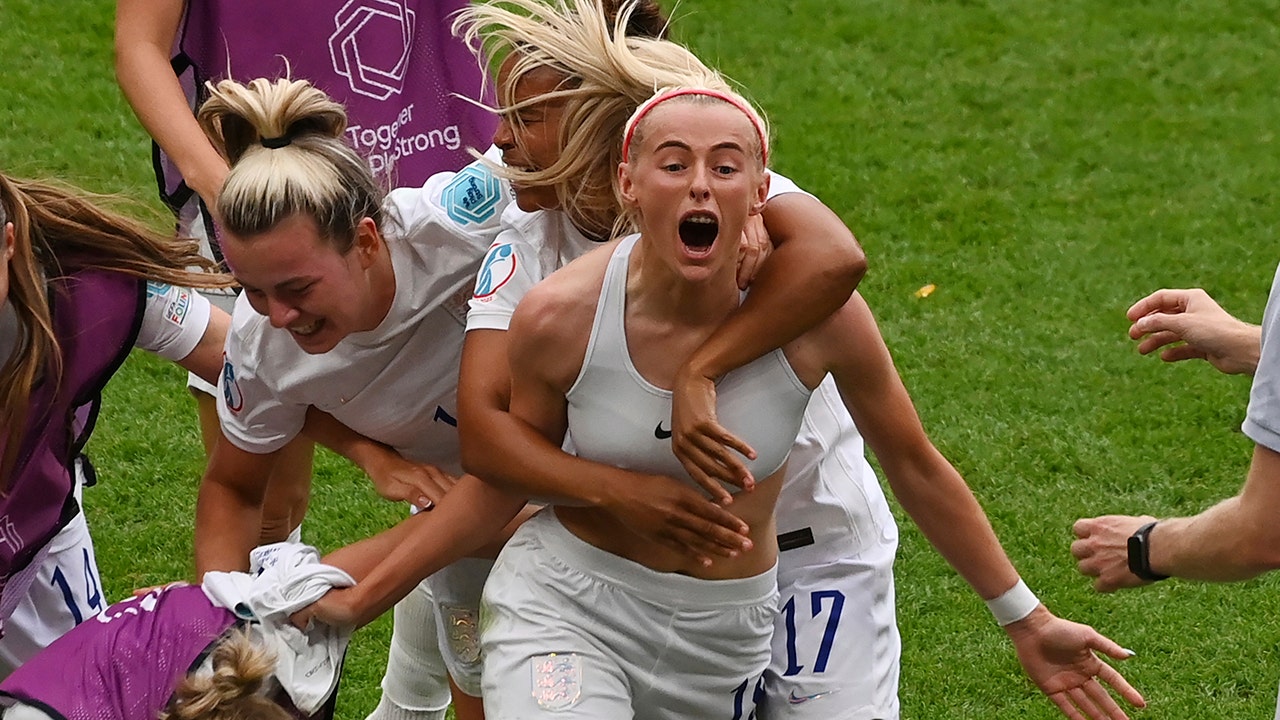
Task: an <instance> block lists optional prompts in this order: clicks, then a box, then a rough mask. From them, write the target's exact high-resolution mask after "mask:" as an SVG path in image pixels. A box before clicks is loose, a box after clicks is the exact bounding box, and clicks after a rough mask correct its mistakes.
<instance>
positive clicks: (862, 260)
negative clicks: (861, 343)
mask: <svg viewBox="0 0 1280 720" xmlns="http://www.w3.org/2000/svg"><path fill="white" fill-rule="evenodd" d="M764 225H765V230H766V231H767V232H768V235H769V238H770V239H771V240H772V241H773V242H774V244H775V245H776V246H777V249H776V250H775V251H774V252H773V253H772V254H771V255H770V256H769V259H768V260H767V261H766V262H764V263H763V265H762V266H761V269H760V272H759V274H758V275H756V277H755V279H754V280H753V281H752V282H751V293H750V294H749V295H747V298H746V300H745V301H744V302H743V304H742V307H740V308H738V310H737V311H736V312H734V313H733V314H732V315H730V316H729V318H728V319H727V320H726V321H725V322H724V324H723V325H721V326H720V327H719V328H718V329H717V330H716V331H715V333H713V334H712V335H711V337H709V338H707V341H706V342H705V343H703V344H702V346H701V347H700V348H698V349H697V350H696V351H694V353H693V354H692V355H691V356H690V357H689V359H688V360H687V361H686V362H685V364H684V366H683V367H682V368H681V370H680V372H679V374H678V375H677V377H676V380H675V385H674V390H675V392H674V397H673V398H672V409H671V427H672V441H671V446H672V450H673V451H674V452H675V454H676V457H678V458H679V459H680V461H681V462H682V463H683V464H684V467H685V470H687V471H688V472H689V474H690V475H691V476H693V478H694V479H695V480H697V481H698V482H699V483H700V484H702V485H704V486H712V485H715V484H716V483H715V482H713V480H723V481H725V482H730V483H733V484H737V485H742V484H744V483H746V484H747V485H750V484H751V483H752V482H753V481H754V479H753V478H751V476H750V473H749V472H748V471H747V467H746V465H745V464H744V463H743V461H742V457H744V456H750V455H751V453H752V450H751V448H750V447H748V446H747V445H746V444H745V443H743V442H742V440H740V439H739V438H737V437H735V436H734V435H733V434H732V433H730V432H729V431H728V430H726V429H725V428H724V427H723V426H721V425H720V423H719V422H718V421H717V420H716V413H715V381H716V379H717V378H719V377H721V376H722V375H724V374H725V373H727V372H729V371H730V370H733V369H735V368H739V367H742V366H743V365H746V364H747V363H749V362H751V361H752V360H755V359H756V358H758V357H760V356H761V355H764V354H765V353H767V352H769V351H771V350H773V349H775V348H779V347H782V346H783V345H786V344H787V343H789V342H791V341H792V340H794V339H796V338H797V337H799V336H800V335H802V334H804V333H805V332H807V331H809V330H811V329H812V328H814V327H815V326H816V325H818V323H820V322H822V320H823V319H825V318H826V317H827V316H829V315H830V314H831V313H832V312H834V311H835V310H836V309H838V308H839V307H840V306H842V305H844V304H845V302H846V301H847V300H848V299H849V296H850V294H852V293H853V291H854V289H855V288H856V287H857V286H858V282H859V281H861V280H862V276H863V275H864V274H865V273H866V269H867V261H866V255H864V254H863V252H862V248H861V246H859V245H858V241H857V240H856V239H854V237H853V234H852V233H850V232H849V229H848V228H847V227H845V225H844V222H843V221H841V220H840V218H839V216H837V215H836V214H835V213H834V212H832V211H831V210H830V209H828V208H827V206H825V205H823V204H822V203H821V202H820V201H818V200H817V199H816V198H814V197H812V196H810V195H806V194H803V193H787V194H783V195H778V196H776V197H774V198H773V199H771V200H769V202H768V203H767V204H766V205H765V209H764Z"/></svg>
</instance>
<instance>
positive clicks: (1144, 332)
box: [1128, 288, 1262, 375]
mask: <svg viewBox="0 0 1280 720" xmlns="http://www.w3.org/2000/svg"><path fill="white" fill-rule="evenodd" d="M1128 317H1129V319H1130V320H1132V321H1133V325H1132V326H1130V328H1129V337H1131V338H1133V339H1134V340H1141V341H1142V342H1141V343H1139V345H1138V352H1140V353H1142V354H1143V355H1146V354H1148V353H1150V352H1153V351H1155V350H1157V349H1159V348H1162V347H1163V348H1165V350H1164V351H1163V352H1161V353H1160V358H1161V359H1162V360H1164V361H1165V362H1177V361H1179V360H1189V359H1192V358H1199V359H1201V360H1207V361H1209V363H1210V364H1211V365H1213V366H1214V367H1215V368H1217V369H1218V370H1220V371H1222V372H1224V373H1229V374H1237V373H1246V374H1250V375H1252V374H1253V373H1254V372H1255V371H1257V369H1258V353H1259V348H1260V346H1261V338H1262V331H1261V329H1260V328H1259V327H1258V326H1256V325H1250V324H1249V323H1246V322H1242V321H1240V320H1237V319H1236V318H1235V317H1233V316H1232V315H1231V314H1230V313H1228V312H1227V311H1225V310H1223V309H1222V307H1221V306H1220V305H1218V303H1216V302H1215V301H1214V299H1213V298H1211V297H1209V294H1208V293H1206V292H1205V291H1204V290H1200V289H1198V288H1197V289H1194V290H1157V291H1156V292H1154V293H1152V294H1150V295H1148V296H1146V297H1144V298H1142V299H1141V300H1139V301H1138V302H1136V303H1134V305H1133V307H1131V308H1129V312H1128ZM1166 346H1169V347H1166Z"/></svg>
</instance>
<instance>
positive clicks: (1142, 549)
mask: <svg viewBox="0 0 1280 720" xmlns="http://www.w3.org/2000/svg"><path fill="white" fill-rule="evenodd" d="M1155 526H1156V523H1155V522H1154V521H1153V522H1149V523H1147V524H1146V525H1143V526H1142V527H1140V528H1138V530H1137V532H1135V533H1134V534H1132V535H1130V536H1129V572H1131V573H1133V574H1134V575H1137V576H1138V577H1139V578H1141V579H1143V580H1146V581H1147V582H1156V581H1157V580H1164V579H1165V578H1167V577H1169V576H1168V575H1161V574H1160V573H1158V572H1155V571H1153V570H1152V569H1151V545H1150V542H1149V541H1148V539H1147V538H1148V537H1150V535H1151V531H1152V530H1153V529H1154V528H1155Z"/></svg>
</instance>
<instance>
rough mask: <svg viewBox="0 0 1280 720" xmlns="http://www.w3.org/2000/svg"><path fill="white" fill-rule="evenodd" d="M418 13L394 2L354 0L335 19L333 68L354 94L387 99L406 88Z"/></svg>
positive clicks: (331, 47) (331, 38)
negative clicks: (414, 26)
mask: <svg viewBox="0 0 1280 720" xmlns="http://www.w3.org/2000/svg"><path fill="white" fill-rule="evenodd" d="M415 16H416V15H415V13H414V12H413V11H412V10H410V9H409V8H407V7H405V5H404V3H403V2H396V1H395V0H351V2H348V3H347V4H346V5H343V6H342V9H341V10H339V11H338V13H337V14H336V15H334V16H333V24H334V25H335V26H336V27H337V29H336V30H335V31H334V33H333V34H332V35H330V36H329V56H330V57H331V58H332V59H333V69H334V71H335V72H337V73H338V74H339V75H341V76H343V77H345V78H346V79H347V82H348V83H349V84H350V85H351V91H352V92H354V93H357V94H359V95H364V96H366V97H371V98H373V99H375V100H386V99H387V98H388V97H390V96H392V95H397V94H399V93H400V91H401V90H402V89H403V88H404V76H405V70H406V68H407V67H408V65H409V52H410V50H411V49H412V47H413V23H414V19H415Z"/></svg>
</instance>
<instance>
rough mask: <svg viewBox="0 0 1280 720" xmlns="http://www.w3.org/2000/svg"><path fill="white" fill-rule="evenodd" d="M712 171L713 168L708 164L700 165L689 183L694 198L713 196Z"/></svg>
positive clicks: (703, 198)
mask: <svg viewBox="0 0 1280 720" xmlns="http://www.w3.org/2000/svg"><path fill="white" fill-rule="evenodd" d="M711 173H712V170H711V168H710V167H707V166H706V165H700V166H699V167H698V169H697V171H696V172H694V173H693V174H692V175H693V176H692V178H691V180H690V183H689V197H691V198H693V199H694V200H707V199H709V198H710V197H711V182H710V181H711Z"/></svg>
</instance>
